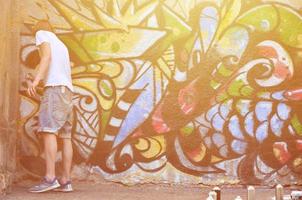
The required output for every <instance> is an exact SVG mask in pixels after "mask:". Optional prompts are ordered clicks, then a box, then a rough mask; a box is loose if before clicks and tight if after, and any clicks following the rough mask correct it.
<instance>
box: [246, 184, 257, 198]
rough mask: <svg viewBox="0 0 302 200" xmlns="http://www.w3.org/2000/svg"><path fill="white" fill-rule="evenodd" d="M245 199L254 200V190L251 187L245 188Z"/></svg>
mask: <svg viewBox="0 0 302 200" xmlns="http://www.w3.org/2000/svg"><path fill="white" fill-rule="evenodd" d="M247 199H248V200H255V188H254V187H253V186H249V187H248V188H247Z"/></svg>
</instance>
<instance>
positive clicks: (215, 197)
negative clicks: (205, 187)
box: [209, 191, 217, 200]
mask: <svg viewBox="0 0 302 200" xmlns="http://www.w3.org/2000/svg"><path fill="white" fill-rule="evenodd" d="M209 196H210V197H212V199H213V200H217V194H216V192H214V191H211V192H209Z"/></svg>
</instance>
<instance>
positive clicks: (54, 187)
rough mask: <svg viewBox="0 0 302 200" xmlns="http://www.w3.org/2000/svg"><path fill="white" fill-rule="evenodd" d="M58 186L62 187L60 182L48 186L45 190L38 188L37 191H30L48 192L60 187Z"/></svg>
mask: <svg viewBox="0 0 302 200" xmlns="http://www.w3.org/2000/svg"><path fill="white" fill-rule="evenodd" d="M58 187H60V185H59V184H57V185H53V186H51V187H48V188H45V189H44V190H37V191H35V190H33V191H29V192H31V193H42V192H47V191H51V190H54V189H56V188H58Z"/></svg>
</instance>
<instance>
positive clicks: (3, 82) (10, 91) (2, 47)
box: [0, 0, 21, 195]
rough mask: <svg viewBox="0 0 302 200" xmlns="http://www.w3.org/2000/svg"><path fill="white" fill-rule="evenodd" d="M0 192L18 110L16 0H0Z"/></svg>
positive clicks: (10, 161)
mask: <svg viewBox="0 0 302 200" xmlns="http://www.w3.org/2000/svg"><path fill="white" fill-rule="evenodd" d="M0 5H1V17H0V27H1V28H0V195H1V194H3V193H5V192H6V191H7V190H8V187H9V186H10V184H11V182H12V177H13V174H14V172H15V169H16V145H17V134H18V117H19V115H18V113H19V104H20V101H19V99H20V96H19V84H18V83H19V69H20V65H19V59H18V58H19V49H20V46H19V45H20V32H19V28H20V24H21V23H20V17H19V3H18V1H16V0H11V1H6V0H0Z"/></svg>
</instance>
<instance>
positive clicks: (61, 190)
mask: <svg viewBox="0 0 302 200" xmlns="http://www.w3.org/2000/svg"><path fill="white" fill-rule="evenodd" d="M54 191H55V192H73V190H64V189H58V188H56V189H54Z"/></svg>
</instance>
